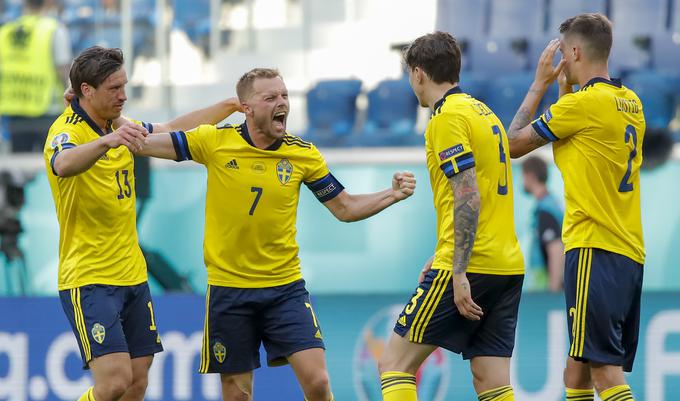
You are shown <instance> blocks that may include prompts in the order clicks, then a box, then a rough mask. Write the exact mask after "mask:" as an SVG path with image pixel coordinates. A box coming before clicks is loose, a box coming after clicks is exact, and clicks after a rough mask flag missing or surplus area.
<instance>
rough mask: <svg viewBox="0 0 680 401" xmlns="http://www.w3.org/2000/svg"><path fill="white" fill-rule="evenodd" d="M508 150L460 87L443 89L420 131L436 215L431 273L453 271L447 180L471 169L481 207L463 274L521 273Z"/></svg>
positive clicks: (488, 116) (482, 109)
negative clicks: (429, 117) (468, 258)
mask: <svg viewBox="0 0 680 401" xmlns="http://www.w3.org/2000/svg"><path fill="white" fill-rule="evenodd" d="M508 149H509V148H508V139H507V138H506V136H505V131H504V130H503V125H502V124H501V122H500V121H499V120H498V118H497V117H496V115H495V114H494V113H493V112H492V111H491V110H490V109H489V108H488V107H487V106H486V105H485V104H484V103H482V102H480V101H478V100H476V99H474V98H472V97H471V96H470V95H467V94H465V93H463V92H462V90H461V89H460V87H454V88H452V89H451V90H449V91H448V92H447V93H446V94H445V95H444V97H443V98H442V99H441V100H439V101H438V102H437V103H436V104H435V107H434V113H433V115H432V118H431V119H430V122H429V124H428V125H427V130H426V131H425V150H426V153H427V168H428V170H429V172H430V184H431V185H432V192H433V193H434V206H435V209H436V210H437V248H436V250H435V258H434V261H433V263H432V268H433V269H442V270H452V269H453V251H454V247H455V236H454V226H453V202H454V196H453V191H452V189H451V185H450V183H449V178H451V177H453V176H455V175H456V174H458V173H460V172H462V171H464V170H467V169H469V168H472V167H475V172H476V177H477V187H478V188H479V196H480V198H481V208H480V211H479V221H478V226H477V234H476V236H475V242H474V246H473V248H472V254H471V256H470V262H469V264H468V267H467V271H468V272H470V273H483V274H497V275H515V274H524V260H523V257H522V252H521V250H520V247H519V242H518V241H517V236H516V234H515V220H514V209H513V198H512V197H513V191H512V174H511V171H510V155H509V154H508Z"/></svg>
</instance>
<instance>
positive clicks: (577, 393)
mask: <svg viewBox="0 0 680 401" xmlns="http://www.w3.org/2000/svg"><path fill="white" fill-rule="evenodd" d="M566 392H567V401H593V400H594V399H595V390H593V389H592V388H591V389H587V390H584V389H580V388H567V389H566Z"/></svg>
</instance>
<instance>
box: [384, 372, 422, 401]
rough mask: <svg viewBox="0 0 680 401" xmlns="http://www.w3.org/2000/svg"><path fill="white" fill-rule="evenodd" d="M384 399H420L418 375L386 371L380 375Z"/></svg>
mask: <svg viewBox="0 0 680 401" xmlns="http://www.w3.org/2000/svg"><path fill="white" fill-rule="evenodd" d="M380 385H381V387H382V395H383V401H418V393H416V377H415V376H413V375H412V374H408V373H404V372H385V373H383V374H381V375H380Z"/></svg>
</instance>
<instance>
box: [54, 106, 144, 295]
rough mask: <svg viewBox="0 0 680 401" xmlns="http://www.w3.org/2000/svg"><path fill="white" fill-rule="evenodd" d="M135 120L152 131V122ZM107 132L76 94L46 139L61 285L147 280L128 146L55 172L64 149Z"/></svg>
mask: <svg viewBox="0 0 680 401" xmlns="http://www.w3.org/2000/svg"><path fill="white" fill-rule="evenodd" d="M135 122H136V123H138V124H141V125H144V126H145V127H146V128H147V129H148V130H149V131H153V126H152V125H151V124H147V123H142V122H139V121H135ZM110 128H111V127H109V129H107V131H110ZM104 134H105V133H104V132H102V130H101V129H100V128H99V127H98V126H97V125H96V124H95V123H94V122H93V121H92V120H91V119H90V117H89V116H88V115H87V113H86V112H85V111H84V110H83V109H82V107H80V105H79V104H78V101H77V100H75V101H73V102H72V104H71V106H69V107H68V108H67V109H66V110H65V111H64V113H62V115H61V116H59V118H57V119H56V120H55V121H54V123H53V124H52V126H51V127H50V130H49V133H48V135H47V140H46V141H45V147H44V149H43V156H44V159H45V167H46V169H47V179H48V181H49V183H50V188H51V190H52V197H53V198H54V204H55V207H56V211H57V220H58V221H59V279H58V280H59V284H58V288H59V290H60V291H61V290H67V289H72V288H76V287H82V286H84V285H89V284H105V285H117V286H129V285H137V284H140V283H143V282H144V281H146V280H147V274H146V262H145V261H144V256H143V255H142V251H141V249H140V248H139V244H138V240H137V228H136V210H135V177H134V163H133V158H132V154H131V153H130V151H129V150H128V149H127V148H126V147H125V146H120V147H118V148H116V149H109V150H108V151H107V152H106V153H105V154H104V155H102V156H101V157H100V158H99V160H97V162H96V163H95V164H94V165H92V167H90V168H89V169H88V170H86V171H85V172H83V173H81V174H78V175H75V176H72V177H59V176H57V175H56V173H55V172H54V160H55V159H56V157H57V155H58V154H59V153H60V152H63V151H64V150H67V149H70V148H73V147H76V146H80V145H84V144H86V143H88V142H92V141H94V140H97V139H99V138H100V137H101V135H104Z"/></svg>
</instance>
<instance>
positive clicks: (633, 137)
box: [619, 125, 637, 192]
mask: <svg viewBox="0 0 680 401" xmlns="http://www.w3.org/2000/svg"><path fill="white" fill-rule="evenodd" d="M623 140H624V142H625V143H626V144H628V142H633V150H631V152H630V155H629V156H628V168H627V169H626V174H624V175H623V178H622V179H621V183H620V184H619V192H630V191H632V190H633V183H632V182H628V180H630V174H631V172H632V170H633V159H634V158H635V156H637V132H635V127H633V126H632V125H629V126H627V127H626V134H625V135H624V136H623Z"/></svg>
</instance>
